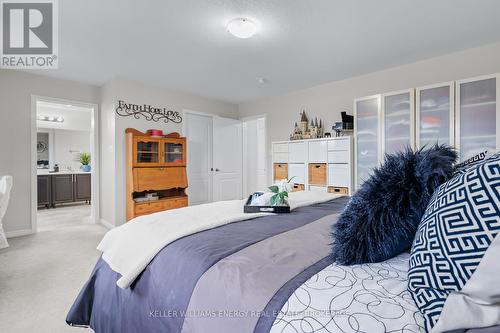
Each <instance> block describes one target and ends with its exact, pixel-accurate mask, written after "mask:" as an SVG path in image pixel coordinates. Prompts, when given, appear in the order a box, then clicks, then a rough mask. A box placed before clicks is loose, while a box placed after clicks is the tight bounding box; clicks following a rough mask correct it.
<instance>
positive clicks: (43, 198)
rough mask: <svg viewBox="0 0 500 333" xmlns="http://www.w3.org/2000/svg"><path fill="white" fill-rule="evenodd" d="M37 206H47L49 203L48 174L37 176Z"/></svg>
mask: <svg viewBox="0 0 500 333" xmlns="http://www.w3.org/2000/svg"><path fill="white" fill-rule="evenodd" d="M37 187H38V199H37V200H38V206H49V205H50V192H51V191H50V188H51V184H50V176H49V175H43V176H38V182H37Z"/></svg>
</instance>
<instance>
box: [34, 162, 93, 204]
mask: <svg viewBox="0 0 500 333" xmlns="http://www.w3.org/2000/svg"><path fill="white" fill-rule="evenodd" d="M91 184H92V174H91V173H90V172H82V171H60V172H48V171H47V170H38V207H44V206H45V207H47V208H49V207H55V206H56V205H57V204H62V203H71V202H87V203H89V204H90V202H91V199H92V196H91V189H92V185H91Z"/></svg>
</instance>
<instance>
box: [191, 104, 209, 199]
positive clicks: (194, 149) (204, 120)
mask: <svg viewBox="0 0 500 333" xmlns="http://www.w3.org/2000/svg"><path fill="white" fill-rule="evenodd" d="M184 121H185V128H184V132H185V133H184V135H185V136H186V137H187V173H188V184H189V187H188V190H187V193H188V195H189V204H190V205H198V204H202V203H207V202H211V201H212V172H211V171H210V169H211V168H212V117H211V116H204V115H198V114H193V113H186V114H185V116H184Z"/></svg>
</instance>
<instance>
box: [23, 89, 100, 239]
mask: <svg viewBox="0 0 500 333" xmlns="http://www.w3.org/2000/svg"><path fill="white" fill-rule="evenodd" d="M31 116H32V117H31V133H32V143H31V146H32V193H31V196H32V207H31V208H32V232H33V233H36V232H39V231H46V230H53V229H58V228H61V227H68V226H74V225H75V224H78V223H97V222H98V216H99V191H98V189H99V174H98V165H99V162H98V158H99V156H98V152H99V149H98V125H97V124H98V108H97V105H95V104H88V103H82V102H77V101H68V100H62V99H54V98H48V97H41V96H33V97H32V112H31Z"/></svg>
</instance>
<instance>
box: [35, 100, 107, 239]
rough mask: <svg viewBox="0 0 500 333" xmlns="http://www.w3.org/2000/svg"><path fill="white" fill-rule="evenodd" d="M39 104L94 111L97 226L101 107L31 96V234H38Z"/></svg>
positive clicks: (93, 209) (92, 146)
mask: <svg viewBox="0 0 500 333" xmlns="http://www.w3.org/2000/svg"><path fill="white" fill-rule="evenodd" d="M37 102H49V103H57V104H71V105H75V106H80V107H86V108H90V109H92V111H91V112H92V122H91V130H90V133H91V135H90V154H91V156H92V161H93V162H92V191H91V196H92V204H91V220H92V221H93V222H94V223H95V224H97V223H100V207H99V202H100V198H99V196H100V193H99V189H100V173H99V166H100V159H99V154H100V149H99V142H100V141H99V129H100V117H99V115H100V110H99V105H98V104H94V103H86V102H81V101H75V100H68V99H62V98H54V97H46V96H39V95H31V116H30V129H31V152H30V153H31V233H32V234H35V233H36V232H37V209H38V204H37V195H38V194H37V168H36V165H37V153H36V142H37V123H36V121H37V114H36V111H37V110H36V104H37Z"/></svg>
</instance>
